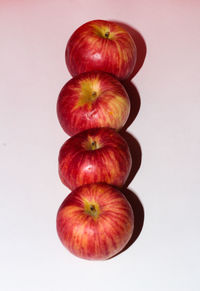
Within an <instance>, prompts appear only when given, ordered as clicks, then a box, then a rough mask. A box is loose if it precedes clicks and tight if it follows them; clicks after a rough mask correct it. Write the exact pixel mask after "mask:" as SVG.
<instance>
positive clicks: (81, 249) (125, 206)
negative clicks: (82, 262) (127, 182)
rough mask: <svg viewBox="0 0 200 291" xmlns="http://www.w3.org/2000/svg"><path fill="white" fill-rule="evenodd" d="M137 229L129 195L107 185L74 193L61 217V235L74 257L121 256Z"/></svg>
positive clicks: (96, 185) (104, 257) (62, 209)
mask: <svg viewBox="0 0 200 291" xmlns="http://www.w3.org/2000/svg"><path fill="white" fill-rule="evenodd" d="M133 229H134V214H133V210H132V208H131V206H130V204H129V202H128V200H127V199H126V198H125V196H124V195H123V194H122V193H121V192H120V191H119V190H117V189H116V188H114V187H112V186H110V185H107V184H101V183H99V184H90V185H84V186H81V187H79V188H77V189H75V190H74V191H72V192H71V193H70V194H69V195H68V196H67V197H66V198H65V200H64V201H63V203H62V204H61V206H60V208H59V210H58V214H57V233H58V236H59V238H60V240H61V242H62V243H63V245H64V246H65V247H66V248H67V249H68V250H69V251H70V252H71V253H72V254H74V255H76V256H78V257H80V258H83V259H88V260H105V259H108V258H111V257H112V256H114V255H116V254H117V253H119V252H120V251H121V250H122V249H123V248H124V247H125V246H126V244H127V243H128V241H129V239H130V238H131V236H132V233H133Z"/></svg>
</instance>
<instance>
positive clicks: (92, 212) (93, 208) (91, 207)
mask: <svg viewBox="0 0 200 291" xmlns="http://www.w3.org/2000/svg"><path fill="white" fill-rule="evenodd" d="M90 211H91V213H90V214H91V215H92V216H94V217H96V214H97V211H96V208H95V206H94V205H90Z"/></svg>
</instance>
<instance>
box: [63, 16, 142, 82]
mask: <svg viewBox="0 0 200 291" xmlns="http://www.w3.org/2000/svg"><path fill="white" fill-rule="evenodd" d="M136 58H137V51H136V46H135V43H134V40H133V39H132V37H131V36H130V34H129V33H128V32H127V31H126V30H125V29H124V28H122V27H121V26H119V25H118V24H116V23H114V22H111V21H105V20H93V21H90V22H87V23H85V24H83V25H82V26H80V27H79V28H78V29H77V30H76V31H75V32H74V33H73V34H72V36H71V37H70V39H69V41H68V43H67V47H66V52H65V59H66V64H67V67H68V70H69V72H70V73H71V75H72V76H76V75H78V74H80V73H83V72H89V71H96V70H98V71H104V72H108V73H110V74H112V75H114V76H116V77H117V78H119V79H127V78H128V77H129V76H130V74H131V73H132V72H133V69H134V66H135V63H136Z"/></svg>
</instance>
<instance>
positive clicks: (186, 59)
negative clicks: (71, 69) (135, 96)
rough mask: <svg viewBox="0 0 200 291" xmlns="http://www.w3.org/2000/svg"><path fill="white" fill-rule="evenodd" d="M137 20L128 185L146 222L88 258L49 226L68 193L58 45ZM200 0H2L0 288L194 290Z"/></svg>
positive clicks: (198, 224)
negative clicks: (104, 253)
mask: <svg viewBox="0 0 200 291" xmlns="http://www.w3.org/2000/svg"><path fill="white" fill-rule="evenodd" d="M98 18H99V19H106V20H109V19H115V20H118V21H121V22H125V23H127V24H129V25H130V26H132V27H134V28H135V29H137V30H138V31H139V32H140V33H141V34H142V36H143V38H144V40H145V42H146V45H147V55H146V59H145V62H144V65H143V67H142V68H141V70H140V71H139V72H138V74H137V75H136V77H135V78H134V80H133V81H134V84H135V86H136V87H137V89H138V92H139V94H140V99H141V108H140V111H139V113H138V115H137V118H136V120H135V121H134V123H133V124H132V125H131V126H130V127H129V128H128V132H130V133H131V134H133V135H134V136H135V137H136V138H137V139H138V141H139V143H140V146H141V148H142V164H141V167H140V169H139V171H138V173H137V175H136V177H135V179H134V180H133V181H132V183H131V184H130V187H129V188H130V189H132V190H133V191H134V192H135V193H137V195H138V197H139V198H140V200H141V202H142V204H143V207H144V211H145V220H144V226H143V229H142V232H141V234H140V236H139V237H138V239H137V240H136V242H135V243H134V244H133V245H132V246H131V247H130V248H129V249H128V250H127V251H125V252H123V253H122V254H121V255H119V256H117V257H115V258H113V259H112V260H109V261H105V262H89V261H84V260H81V259H78V258H76V257H74V256H73V255H71V254H70V253H69V252H68V251H66V250H65V249H64V247H63V246H62V245H61V243H60V241H59V239H58V237H57V234H56V229H55V218H56V213H57V209H58V207H59V205H60V204H61V202H62V201H63V199H64V198H65V196H66V195H67V194H68V193H69V191H68V190H67V189H66V188H65V187H64V186H63V185H62V184H61V182H60V180H59V177H58V173H57V155H58V151H59V148H60V146H61V145H62V143H63V142H64V141H65V139H67V138H68V137H67V136H66V135H65V134H64V132H63V131H62V129H61V127H60V125H59V124H58V121H57V117H56V100H57V96H58V94H59V91H60V89H61V88H62V86H63V85H64V83H65V82H66V81H67V80H69V78H70V75H69V73H68V72H67V69H66V66H65V62H64V51H65V46H66V43H67V40H68V38H69V37H70V35H71V33H72V32H73V31H74V30H75V29H76V28H77V27H78V26H80V25H81V24H83V23H84V22H86V21H89V20H92V19H98ZM199 27H200V2H199V1H195V0H193V1H191V0H190V1H189V0H188V1H186V0H184V1H180V0H179V1H169V0H168V1H155V0H154V1H145V0H141V1H135V0H134V1H132V0H130V1H125V0H123V1H122V0H119V1H104V0H101V1H98V2H97V1H92V0H87V1H80V0H79V1H78V0H73V1H69V0H67V1H64V0H63V1H61V0H58V1H22V0H21V1H1V2H0V35H1V46H0V52H1V53H0V64H1V66H0V77H1V78H0V84H1V85H0V95H1V97H0V111H1V112H0V130H1V134H0V179H1V194H0V229H1V232H0V241H1V248H0V274H1V279H0V289H1V290H2V291H11V290H16V291H18V290H20V291H25V290H26V291H27V290H28V291H36V290H37V291H44V290H48V291H57V290H73V291H79V290H82V291H86V290H91V289H92V290H96V291H100V290H104V291H108V290H120V291H121V290H124V289H126V290H135V291H144V290H145V291H146V290H148V291H150V290H152V291H160V290H162V291H169V290H170V291H178V290H180V291H188V290H190V291H197V290H200V283H199V272H198V271H199V270H198V268H199V251H200V248H199V245H200V233H199V228H200V214H199V213H200V212H199V205H200V193H199V192H200V185H199V184H200V179H199V173H200V154H199V148H200V130H199V123H200V117H199V116H200V115H199V108H200V82H199V68H200V57H199V52H200V34H199Z"/></svg>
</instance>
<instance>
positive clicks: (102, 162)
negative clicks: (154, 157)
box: [58, 128, 132, 190]
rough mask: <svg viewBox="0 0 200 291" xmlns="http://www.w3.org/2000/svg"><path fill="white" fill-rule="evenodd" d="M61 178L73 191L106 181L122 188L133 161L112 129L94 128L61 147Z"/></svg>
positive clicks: (124, 143)
mask: <svg viewBox="0 0 200 291" xmlns="http://www.w3.org/2000/svg"><path fill="white" fill-rule="evenodd" d="M58 164H59V175H60V179H61V181H62V182H63V184H65V185H66V186H67V187H69V188H70V189H71V190H74V189H75V188H77V187H79V186H81V185H85V184H91V183H99V182H104V183H107V184H111V185H115V186H118V187H121V186H123V184H124V183H125V181H126V179H127V177H128V175H129V173H130V169H131V165H132V159H131V154H130V151H129V147H128V144H127V142H126V141H125V140H124V139H123V138H122V137H121V135H120V134H119V133H117V132H116V131H115V130H114V129H111V128H92V129H88V130H86V131H83V132H80V133H78V134H76V135H74V136H72V137H71V138H69V139H68V140H67V141H66V142H65V143H64V144H63V146H62V147H61V149H60V153H59V158H58Z"/></svg>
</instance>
